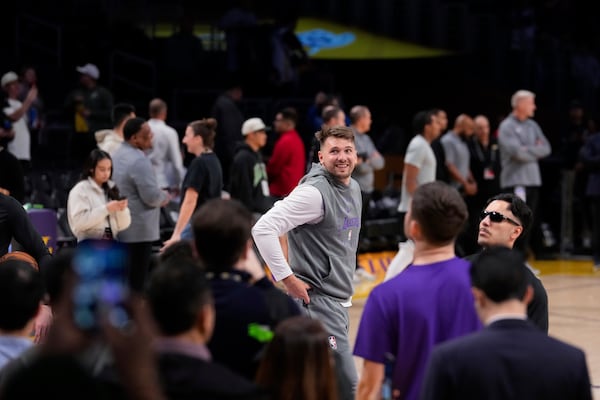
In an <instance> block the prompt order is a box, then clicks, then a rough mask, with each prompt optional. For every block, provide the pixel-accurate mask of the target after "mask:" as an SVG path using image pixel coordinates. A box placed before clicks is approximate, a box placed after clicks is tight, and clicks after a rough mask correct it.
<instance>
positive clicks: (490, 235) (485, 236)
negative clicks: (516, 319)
mask: <svg viewBox="0 0 600 400" xmlns="http://www.w3.org/2000/svg"><path fill="white" fill-rule="evenodd" d="M532 219H533V214H532V212H531V209H530V208H529V206H528V205H527V204H526V203H525V202H524V201H523V200H522V199H521V198H520V197H518V196H516V195H514V194H512V193H501V194H499V195H496V196H493V197H491V198H490V199H488V201H487V204H486V206H485V208H484V209H483V211H482V212H481V215H480V222H479V233H478V236H477V244H479V245H480V246H482V247H483V248H484V249H485V248H488V247H491V246H504V247H508V248H510V249H513V248H514V249H516V250H521V249H522V248H523V246H524V243H522V241H523V239H522V238H523V237H526V233H527V231H528V230H529V229H530V227H531V223H532ZM484 251H485V250H484ZM521 254H523V253H521ZM475 256H476V255H471V256H468V257H465V258H466V259H467V260H469V261H473V260H474V258H475ZM526 265H527V270H526V271H525V273H526V277H527V281H528V284H529V285H531V286H532V287H533V298H532V300H531V302H530V303H529V304H528V305H527V317H528V318H529V319H530V320H531V321H532V322H533V323H534V324H535V325H536V326H537V327H539V328H540V329H541V330H543V331H544V332H546V333H548V295H547V293H546V289H545V288H544V285H542V281H541V280H540V279H539V278H538V277H537V276H536V275H535V274H534V272H533V271H532V268H531V266H530V265H529V264H527V263H526Z"/></svg>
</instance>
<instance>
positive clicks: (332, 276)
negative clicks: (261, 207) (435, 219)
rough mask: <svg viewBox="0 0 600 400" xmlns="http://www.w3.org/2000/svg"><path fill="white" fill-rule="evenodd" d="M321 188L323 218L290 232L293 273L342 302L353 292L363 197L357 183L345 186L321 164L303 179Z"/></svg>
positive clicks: (317, 290) (352, 180) (315, 166)
mask: <svg viewBox="0 0 600 400" xmlns="http://www.w3.org/2000/svg"><path fill="white" fill-rule="evenodd" d="M302 183H306V184H309V185H312V186H314V187H315V188H317V189H318V190H319V192H320V193H321V195H322V197H323V209H324V215H323V219H322V220H321V221H320V222H319V223H316V224H304V225H301V226H298V227H296V228H294V229H293V230H291V231H290V232H289V237H288V242H289V257H290V264H291V265H293V266H294V273H295V274H296V276H298V277H299V278H300V279H302V280H303V281H305V282H307V283H308V284H309V285H311V287H313V289H314V290H315V291H316V292H318V293H321V294H324V295H327V296H330V297H333V298H335V299H337V300H339V301H346V300H348V299H349V298H350V297H351V296H352V293H353V285H352V278H353V275H354V270H355V268H356V248H357V246H358V233H359V231H360V213H361V206H362V204H361V203H362V199H361V194H360V188H359V186H358V183H357V182H356V181H355V180H354V179H351V180H350V185H349V186H346V185H344V184H342V183H341V182H339V181H338V180H337V179H335V178H334V177H333V176H332V175H331V174H329V173H328V172H327V170H325V169H324V168H323V167H322V166H321V165H319V164H313V167H312V169H311V170H310V171H309V173H308V174H306V175H305V176H304V178H302V180H301V181H300V184H302Z"/></svg>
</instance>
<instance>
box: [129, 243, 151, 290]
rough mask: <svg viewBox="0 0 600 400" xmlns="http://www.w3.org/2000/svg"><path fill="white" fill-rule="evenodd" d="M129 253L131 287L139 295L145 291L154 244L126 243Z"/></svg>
mask: <svg viewBox="0 0 600 400" xmlns="http://www.w3.org/2000/svg"><path fill="white" fill-rule="evenodd" d="M126 245H127V249H128V251H129V271H128V277H129V287H130V288H131V289H132V290H133V291H135V292H138V293H142V292H143V291H144V288H145V285H146V280H147V278H148V271H149V270H150V259H151V257H152V242H137V243H126Z"/></svg>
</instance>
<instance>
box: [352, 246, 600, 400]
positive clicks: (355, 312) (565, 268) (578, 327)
mask: <svg viewBox="0 0 600 400" xmlns="http://www.w3.org/2000/svg"><path fill="white" fill-rule="evenodd" d="M394 254H395V252H382V253H369V254H361V255H360V256H359V263H360V265H361V266H362V267H363V268H365V269H366V270H367V271H369V272H371V273H374V274H375V275H376V276H377V278H378V279H377V281H375V282H365V283H361V284H358V285H357V287H356V289H355V297H354V298H353V306H352V307H351V308H350V337H351V340H352V343H354V340H355V338H356V330H357V328H358V324H359V322H360V316H361V314H362V310H363V307H364V304H365V301H366V299H367V297H368V294H369V292H370V290H371V289H372V288H373V286H375V285H376V284H378V282H380V281H381V280H382V279H383V277H384V275H385V269H386V267H387V265H388V264H389V262H390V261H391V258H392V257H393V256H394ZM531 264H532V266H533V267H534V268H536V269H538V270H539V271H540V275H539V276H540V279H541V280H542V282H543V284H544V286H545V288H546V291H547V293H548V306H549V326H550V328H549V331H550V332H549V333H550V335H551V336H553V337H556V338H558V339H561V340H564V341H566V342H567V343H570V344H573V345H575V346H578V347H580V348H581V349H583V350H584V351H585V353H586V357H587V363H588V368H589V372H590V380H591V382H592V385H593V390H592V392H593V396H594V397H593V398H594V400H600V272H594V270H593V265H592V262H591V261H577V260H557V261H531ZM355 361H356V365H357V368H358V371H359V373H360V371H361V366H362V360H361V359H358V358H355Z"/></svg>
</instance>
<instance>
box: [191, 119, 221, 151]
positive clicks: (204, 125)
mask: <svg viewBox="0 0 600 400" xmlns="http://www.w3.org/2000/svg"><path fill="white" fill-rule="evenodd" d="M188 126H189V127H190V128H192V132H194V136H202V142H203V144H204V147H206V148H209V149H213V148H214V147H215V135H216V134H217V133H216V129H217V120H216V119H214V118H204V119H200V120H197V121H193V122H190V123H189V124H188Z"/></svg>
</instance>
